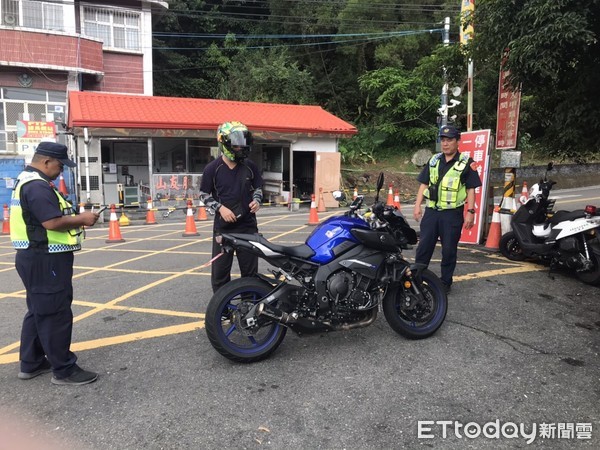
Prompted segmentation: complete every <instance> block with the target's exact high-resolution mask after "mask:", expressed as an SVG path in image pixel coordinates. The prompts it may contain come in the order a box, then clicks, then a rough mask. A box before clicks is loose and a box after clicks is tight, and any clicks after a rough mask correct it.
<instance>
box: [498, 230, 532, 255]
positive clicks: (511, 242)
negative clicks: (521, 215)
mask: <svg viewBox="0 0 600 450" xmlns="http://www.w3.org/2000/svg"><path fill="white" fill-rule="evenodd" d="M500 253H502V255H503V256H504V257H506V258H508V259H510V260H511V261H525V258H526V257H525V255H524V254H523V249H522V248H521V245H519V241H518V240H517V237H516V236H515V233H514V232H512V231H509V232H508V233H506V234H504V235H503V236H502V238H500Z"/></svg>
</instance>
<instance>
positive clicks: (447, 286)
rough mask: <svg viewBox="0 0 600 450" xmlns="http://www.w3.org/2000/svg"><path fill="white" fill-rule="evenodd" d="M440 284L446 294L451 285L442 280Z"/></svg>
mask: <svg viewBox="0 0 600 450" xmlns="http://www.w3.org/2000/svg"><path fill="white" fill-rule="evenodd" d="M442 286H443V287H444V292H445V293H446V295H448V294H449V293H450V288H451V286H450V285H449V284H446V283H444V282H442Z"/></svg>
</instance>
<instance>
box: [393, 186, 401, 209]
mask: <svg viewBox="0 0 600 450" xmlns="http://www.w3.org/2000/svg"><path fill="white" fill-rule="evenodd" d="M394 206H395V207H396V208H397V209H398V211H400V209H401V206H400V191H398V190H396V192H395V193H394Z"/></svg>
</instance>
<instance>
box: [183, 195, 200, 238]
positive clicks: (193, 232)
mask: <svg viewBox="0 0 600 450" xmlns="http://www.w3.org/2000/svg"><path fill="white" fill-rule="evenodd" d="M182 236H183V237H187V236H200V233H198V230H197V229H196V222H194V211H193V209H192V201H191V200H188V202H187V214H186V215H185V231H184V232H183V234H182Z"/></svg>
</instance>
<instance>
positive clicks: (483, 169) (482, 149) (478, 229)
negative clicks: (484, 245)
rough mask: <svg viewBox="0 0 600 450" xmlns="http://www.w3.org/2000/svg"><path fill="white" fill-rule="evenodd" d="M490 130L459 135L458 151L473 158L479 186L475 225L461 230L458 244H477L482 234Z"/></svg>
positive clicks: (488, 169)
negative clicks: (479, 181) (479, 182)
mask: <svg viewBox="0 0 600 450" xmlns="http://www.w3.org/2000/svg"><path fill="white" fill-rule="evenodd" d="M489 145H490V130H478V131H467V132H464V133H461V134H460V141H459V144H458V150H459V151H460V152H461V153H464V154H465V155H467V156H470V157H471V158H473V161H474V162H473V165H474V166H473V168H474V169H475V170H476V171H477V173H478V174H479V178H480V179H481V186H480V187H478V188H476V189H475V225H474V226H473V228H471V229H470V230H466V229H464V228H463V231H462V234H461V236H460V242H461V243H465V244H479V242H480V240H481V235H482V233H483V223H484V221H483V218H484V217H485V213H486V208H485V203H486V198H485V193H486V192H487V184H488V179H489V171H490V167H489V166H490V158H489V156H490V153H489Z"/></svg>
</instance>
